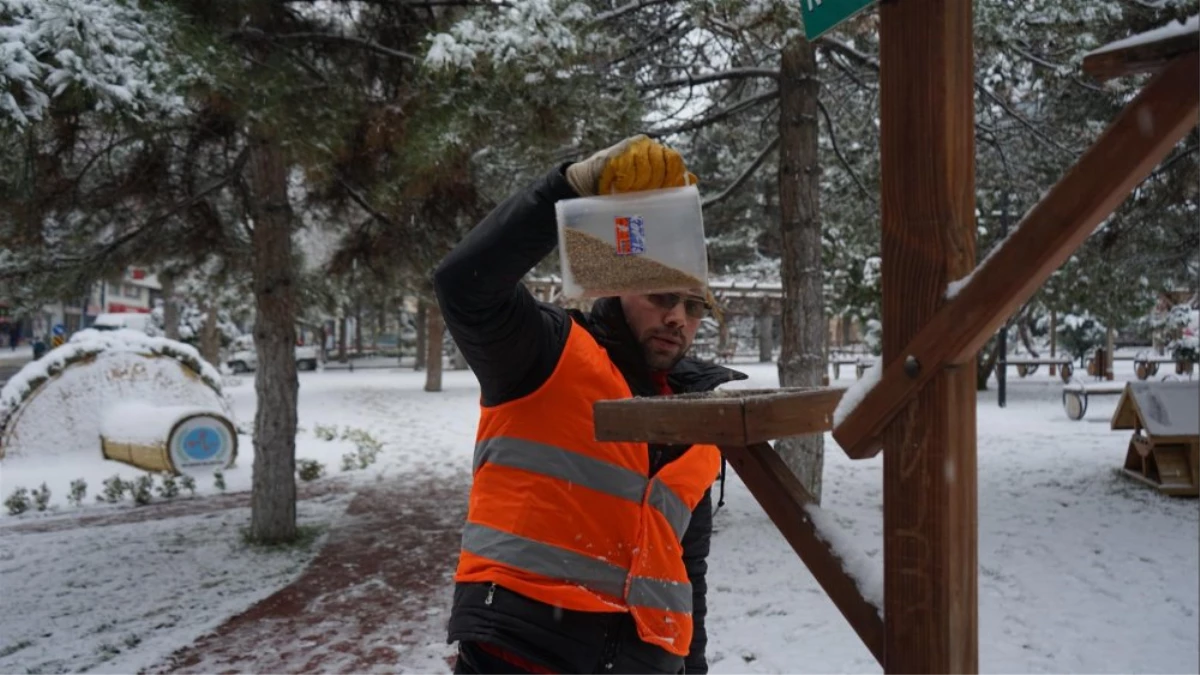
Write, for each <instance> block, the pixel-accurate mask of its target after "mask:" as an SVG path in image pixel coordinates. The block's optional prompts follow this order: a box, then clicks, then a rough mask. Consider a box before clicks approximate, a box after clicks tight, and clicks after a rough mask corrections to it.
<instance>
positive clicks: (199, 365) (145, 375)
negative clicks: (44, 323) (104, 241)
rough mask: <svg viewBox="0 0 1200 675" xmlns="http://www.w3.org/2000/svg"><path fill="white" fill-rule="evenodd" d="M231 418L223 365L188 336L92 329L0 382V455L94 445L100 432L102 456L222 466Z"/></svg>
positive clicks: (231, 450)
mask: <svg viewBox="0 0 1200 675" xmlns="http://www.w3.org/2000/svg"><path fill="white" fill-rule="evenodd" d="M232 419H233V415H232V411H231V409H230V407H229V405H228V403H227V401H226V400H225V397H224V396H223V395H222V392H221V376H220V374H219V373H218V372H217V371H216V369H215V368H213V367H212V366H211V365H210V364H208V363H207V362H205V361H204V360H203V359H202V358H200V354H199V353H198V352H197V351H196V350H195V349H194V348H193V347H191V346H190V345H187V344H184V343H182V342H176V341H174V340H168V339H166V338H160V337H150V336H148V335H146V334H144V333H140V332H136V331H131V330H114V331H97V330H90V329H89V330H84V331H80V332H78V333H76V334H75V335H74V336H72V337H71V340H70V341H69V342H67V343H66V344H64V345H62V346H61V347H58V348H57V349H54V350H53V351H51V352H49V353H48V354H46V355H45V356H43V357H42V358H41V359H38V360H37V361H34V362H32V363H30V364H28V365H26V366H25V367H24V368H23V369H22V370H21V371H20V372H19V373H18V374H17V375H16V376H14V377H13V378H12V379H11V380H10V381H9V382H8V384H7V385H5V387H4V389H3V390H0V459H3V458H4V457H7V456H13V457H17V456H22V457H24V456H40V457H48V456H49V457H53V456H64V457H66V456H69V455H73V454H76V453H95V452H99V451H100V448H101V446H102V440H101V439H102V438H103V439H104V440H103V446H104V448H105V449H104V454H105V456H106V457H109V458H110V459H117V460H120V461H124V462H127V463H130V464H134V465H135V466H140V467H141V468H145V469H149V470H162V471H172V470H174V471H178V470H180V469H181V468H182V467H181V466H180V465H181V464H189V463H193V462H192V461H191V460H195V462H194V463H195V464H197V465H198V466H199V465H203V466H213V465H222V466H223V465H227V464H228V463H230V462H232V461H233V457H234V455H235V454H236V443H237V434H236V431H235V429H234V427H233V424H232V423H231V422H230V420H232ZM189 420H190V421H189ZM176 437H178V438H176ZM114 441H115V442H114ZM168 441H171V442H170V443H168ZM131 445H135V446H139V447H141V449H142V450H141V451H140V452H134V451H133V450H132V449H131V448H130V447H129V446H131ZM174 445H178V446H179V447H178V448H175V447H170V446H174ZM114 447H117V448H119V449H121V450H119V451H118V452H115V453H114V452H110V450H112V449H113V448H114ZM155 447H157V448H158V449H157V451H150V450H147V448H155ZM154 454H157V457H155V458H148V456H149V455H154ZM209 470H211V469H209Z"/></svg>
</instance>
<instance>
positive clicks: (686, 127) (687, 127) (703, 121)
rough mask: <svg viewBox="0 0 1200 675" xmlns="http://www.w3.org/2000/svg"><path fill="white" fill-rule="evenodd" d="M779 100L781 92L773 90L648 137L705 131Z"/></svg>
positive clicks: (653, 131)
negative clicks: (718, 123) (728, 119)
mask: <svg viewBox="0 0 1200 675" xmlns="http://www.w3.org/2000/svg"><path fill="white" fill-rule="evenodd" d="M777 98H779V90H778V89H772V90H771V91H768V92H766V93H763V94H758V95H757V96H751V97H750V98H747V99H744V100H742V101H739V102H738V103H734V104H733V105H731V106H729V107H728V108H725V109H724V110H721V111H720V112H716V113H713V114H712V115H710V116H708V117H703V118H700V119H698V120H693V121H691V122H687V123H684V124H680V125H678V126H675V127H666V128H663V129H654V130H651V131H647V132H646V135H647V136H649V137H651V138H660V137H662V136H670V135H671V134H678V133H681V132H684V131H695V130H696V129H703V128H704V127H707V126H711V125H713V124H716V123H717V122H720V121H721V120H723V119H726V118H728V117H732V116H733V115H736V114H738V113H739V112H742V111H743V110H745V109H747V108H752V107H754V106H756V105H758V104H759V103H763V102H766V101H772V100H775V99H777Z"/></svg>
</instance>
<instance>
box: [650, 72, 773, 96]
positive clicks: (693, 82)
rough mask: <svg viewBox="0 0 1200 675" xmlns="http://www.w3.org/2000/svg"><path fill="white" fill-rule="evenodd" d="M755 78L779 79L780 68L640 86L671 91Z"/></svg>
mask: <svg viewBox="0 0 1200 675" xmlns="http://www.w3.org/2000/svg"><path fill="white" fill-rule="evenodd" d="M754 77H769V78H772V79H778V78H779V69H778V68H731V69H729V70H722V71H720V72H716V73H704V74H702V75H692V74H690V73H689V74H688V75H687V76H686V77H680V78H676V79H674V80H663V81H661V82H649V83H647V84H643V85H639V86H638V90H639V91H643V92H646V91H655V90H657V89H670V88H672V87H691V86H694V85H697V84H707V83H709V82H722V81H725V80H744V79H747V78H754Z"/></svg>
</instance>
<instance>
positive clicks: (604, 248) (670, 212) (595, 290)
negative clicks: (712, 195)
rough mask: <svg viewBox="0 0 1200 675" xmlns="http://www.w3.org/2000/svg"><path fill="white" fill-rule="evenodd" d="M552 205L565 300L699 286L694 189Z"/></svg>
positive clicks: (701, 260)
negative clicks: (555, 213)
mask: <svg viewBox="0 0 1200 675" xmlns="http://www.w3.org/2000/svg"><path fill="white" fill-rule="evenodd" d="M555 209H556V211H557V215H558V247H559V248H558V250H559V257H560V258H561V259H562V277H563V294H564V295H565V296H566V297H568V298H573V299H577V298H596V297H605V296H610V295H629V294H638V293H666V292H671V291H686V290H689V289H694V288H703V287H705V286H707V283H708V255H707V251H706V249H705V246H704V218H703V215H702V214H701V210H700V191H699V190H697V189H696V186H694V185H689V186H687V187H679V188H667V189H663V190H646V191H643V192H626V193H622V194H616V195H605V196H600V197H580V198H578V199H567V200H563V201H560V202H558V203H557V204H555Z"/></svg>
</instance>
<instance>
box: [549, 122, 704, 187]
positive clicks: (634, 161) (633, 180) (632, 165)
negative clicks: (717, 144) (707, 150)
mask: <svg viewBox="0 0 1200 675" xmlns="http://www.w3.org/2000/svg"><path fill="white" fill-rule="evenodd" d="M566 177H567V182H568V183H570V184H571V187H573V188H575V192H576V193H578V194H579V196H580V197H589V196H593V195H608V194H613V193H617V192H637V191H640V190H657V189H660V188H670V187H682V186H684V185H695V184H696V176H695V174H692V173H689V172H688V170H687V169H686V168H685V167H684V166H683V158H682V157H680V156H679V153H678V152H676V151H675V150H672V149H671V148H668V147H667V146H665V145H663V144H661V143H659V142H657V141H654V140H651V139H650V138H649V137H647V136H645V135H641V134H639V135H637V136H633V137H631V138H626V139H625V140H623V141H621V142H620V143H617V144H616V145H614V146H612V147H610V148H605V149H604V150H601V151H600V152H597V153H596V154H594V155H592V156H591V157H588V158H587V159H585V160H583V161H582V162H576V163H574V164H572V165H570V166H568V167H567V171H566Z"/></svg>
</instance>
